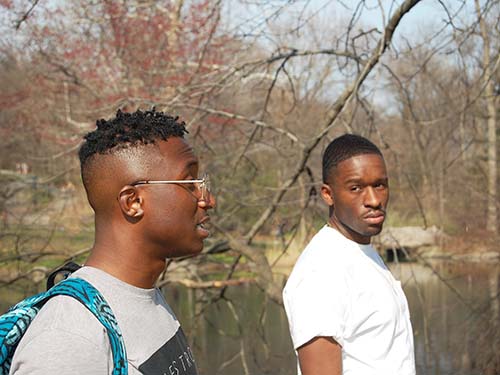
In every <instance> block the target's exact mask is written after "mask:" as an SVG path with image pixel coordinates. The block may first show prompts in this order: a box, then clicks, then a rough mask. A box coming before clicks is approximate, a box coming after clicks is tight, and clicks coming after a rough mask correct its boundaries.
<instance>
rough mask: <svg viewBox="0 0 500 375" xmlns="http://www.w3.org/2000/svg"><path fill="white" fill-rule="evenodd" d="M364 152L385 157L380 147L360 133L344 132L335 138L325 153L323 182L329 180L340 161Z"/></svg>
mask: <svg viewBox="0 0 500 375" xmlns="http://www.w3.org/2000/svg"><path fill="white" fill-rule="evenodd" d="M363 154H377V155H380V156H381V157H382V158H383V155H382V152H381V151H380V150H379V148H378V147H377V146H375V145H374V144H373V143H372V142H371V141H369V140H368V139H366V138H364V137H362V136H360V135H356V134H344V135H342V136H340V137H338V138H335V139H334V140H333V141H332V142H330V144H329V145H328V147H327V148H326V150H325V152H324V154H323V182H324V183H326V182H327V179H328V177H329V176H330V173H331V171H332V170H333V169H334V168H336V167H337V165H338V164H339V163H340V162H342V161H344V160H347V159H350V158H352V157H353V156H357V155H363Z"/></svg>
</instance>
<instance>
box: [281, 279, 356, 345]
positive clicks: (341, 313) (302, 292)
mask: <svg viewBox="0 0 500 375" xmlns="http://www.w3.org/2000/svg"><path fill="white" fill-rule="evenodd" d="M346 290H347V285H346V281H345V279H344V278H343V277H342V275H339V274H336V273H335V272H332V271H330V272H325V270H323V271H322V272H321V271H318V272H309V273H308V274H306V275H303V277H302V278H301V279H300V280H296V282H294V283H292V284H291V285H288V284H287V286H286V288H285V290H284V292H283V302H284V304H285V310H286V314H287V317H288V323H289V327H290V334H291V336H292V341H293V346H294V348H295V349H297V348H299V347H300V346H302V345H304V344H306V343H307V342H309V341H310V340H312V339H313V338H314V337H320V336H322V337H332V338H333V339H334V340H335V341H337V342H338V343H339V344H340V345H341V346H343V345H344V332H345V324H346V319H347V311H348V309H349V306H350V304H349V301H348V299H347V294H346Z"/></svg>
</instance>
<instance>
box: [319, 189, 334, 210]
mask: <svg viewBox="0 0 500 375" xmlns="http://www.w3.org/2000/svg"><path fill="white" fill-rule="evenodd" d="M321 198H323V200H324V201H325V203H326V204H327V205H328V206H329V207H333V203H334V199H333V193H332V188H331V187H330V185H328V184H323V185H321Z"/></svg>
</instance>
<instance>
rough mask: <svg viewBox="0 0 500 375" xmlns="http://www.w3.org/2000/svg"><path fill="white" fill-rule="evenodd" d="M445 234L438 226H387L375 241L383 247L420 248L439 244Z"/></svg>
mask: <svg viewBox="0 0 500 375" xmlns="http://www.w3.org/2000/svg"><path fill="white" fill-rule="evenodd" d="M444 238H445V235H444V233H443V232H442V231H440V230H439V229H438V228H437V227H435V226H432V227H429V228H427V229H424V228H421V227H387V228H384V230H383V231H382V233H381V234H380V235H379V236H378V237H377V238H376V239H375V241H374V243H375V244H376V245H377V246H378V247H379V248H382V249H402V248H405V249H419V248H422V247H427V246H435V245H437V244H439V243H440V242H441V241H442V240H443V239H444Z"/></svg>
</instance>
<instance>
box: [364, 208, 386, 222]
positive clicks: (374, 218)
mask: <svg viewBox="0 0 500 375" xmlns="http://www.w3.org/2000/svg"><path fill="white" fill-rule="evenodd" d="M363 220H364V221H366V222H367V223H369V224H382V223H383V222H384V220H385V213H384V212H383V211H375V212H369V213H367V214H366V215H364V216H363Z"/></svg>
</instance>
